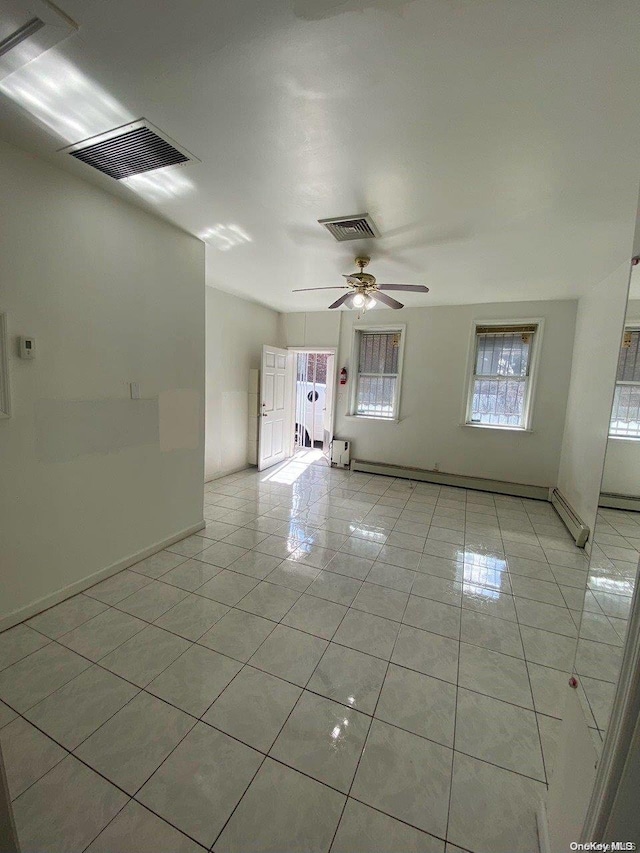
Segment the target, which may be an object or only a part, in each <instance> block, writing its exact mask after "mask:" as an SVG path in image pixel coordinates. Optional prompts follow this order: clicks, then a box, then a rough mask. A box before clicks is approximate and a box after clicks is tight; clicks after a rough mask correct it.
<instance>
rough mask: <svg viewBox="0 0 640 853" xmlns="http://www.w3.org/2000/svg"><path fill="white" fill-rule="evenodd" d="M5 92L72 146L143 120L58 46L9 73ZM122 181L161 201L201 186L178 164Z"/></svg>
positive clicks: (2, 87)
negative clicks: (185, 173)
mask: <svg viewBox="0 0 640 853" xmlns="http://www.w3.org/2000/svg"><path fill="white" fill-rule="evenodd" d="M0 92H2V93H3V94H5V95H7V97H9V98H11V99H12V100H13V101H15V102H16V103H17V104H19V105H20V106H21V107H23V109H25V110H26V111H27V112H28V113H30V114H31V115H32V116H33V117H34V118H35V119H36V120H37V121H39V122H41V123H42V124H43V125H45V126H46V127H47V128H49V130H51V131H53V132H54V133H55V134H57V135H58V136H60V137H62V138H63V139H64V140H65V141H66V142H68V143H70V144H72V145H75V144H76V143H78V142H82V141H84V140H85V139H89V138H90V137H92V136H97V135H98V134H101V133H105V132H106V131H108V130H111V129H113V128H116V127H121V126H122V125H124V124H128V123H129V122H131V121H134V120H135V119H137V118H138V116H133V115H132V114H131V113H130V112H129V111H128V110H127V109H126V107H124V106H123V105H122V104H121V103H120V102H119V101H117V100H116V99H115V98H113V97H112V96H111V95H110V94H109V93H108V92H107V91H106V89H103V88H102V86H99V85H98V84H97V83H94V82H93V80H91V79H90V78H89V77H87V76H86V75H85V74H83V73H82V72H81V71H80V70H79V69H78V68H77V67H76V66H75V65H74V64H73V63H72V62H70V61H69V60H68V59H66V58H65V57H63V56H61V55H60V54H59V53H57V51H56V50H48V51H47V52H46V53H43V54H41V55H40V56H38V57H37V58H36V59H34V60H33V61H32V62H29V64H28V65H25V66H23V67H22V68H19V69H18V70H17V71H14V72H13V74H10V75H9V76H8V77H5V78H4V80H1V81H0ZM120 183H122V184H124V185H125V186H127V187H128V188H129V189H130V190H132V191H133V192H135V193H137V194H138V195H140V196H142V197H143V198H145V199H146V200H147V201H151V202H157V203H161V202H166V201H170V200H171V199H174V198H178V197H180V196H184V195H187V194H188V193H190V192H192V191H193V190H194V189H195V184H194V183H193V182H192V181H191V180H189V178H187V177H186V176H185V175H184V174H183V173H182V170H181V168H180V167H177V166H166V167H165V168H164V169H155V170H154V171H152V172H145V173H144V174H142V175H133V176H132V177H130V178H125V179H123V180H122V181H120Z"/></svg>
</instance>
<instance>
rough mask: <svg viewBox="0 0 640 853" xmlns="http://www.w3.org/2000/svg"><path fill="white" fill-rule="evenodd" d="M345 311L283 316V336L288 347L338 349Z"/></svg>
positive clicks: (300, 313)
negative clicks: (341, 322)
mask: <svg viewBox="0 0 640 853" xmlns="http://www.w3.org/2000/svg"><path fill="white" fill-rule="evenodd" d="M344 314H345V312H344V311H338V310H335V309H334V310H333V311H310V312H307V313H302V312H294V313H292V314H283V315H282V326H283V334H284V340H285V343H286V346H288V347H337V346H338V344H339V343H340V321H341V318H342V317H343V316H344Z"/></svg>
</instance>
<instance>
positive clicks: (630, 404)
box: [609, 329, 640, 438]
mask: <svg viewBox="0 0 640 853" xmlns="http://www.w3.org/2000/svg"><path fill="white" fill-rule="evenodd" d="M609 435H613V436H618V437H622V438H640V329H625V332H624V337H623V339H622V347H621V348H620V355H619V357H618V371H617V374H616V390H615V393H614V396H613V409H612V411H611V426H610V429H609Z"/></svg>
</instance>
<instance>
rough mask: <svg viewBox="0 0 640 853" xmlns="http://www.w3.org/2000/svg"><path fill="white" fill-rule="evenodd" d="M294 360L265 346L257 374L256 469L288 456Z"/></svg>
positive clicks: (261, 468) (280, 350)
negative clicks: (258, 393) (258, 413)
mask: <svg viewBox="0 0 640 853" xmlns="http://www.w3.org/2000/svg"><path fill="white" fill-rule="evenodd" d="M292 370H293V358H292V357H291V356H290V354H289V352H288V351H287V350H286V349H278V347H271V346H268V345H267V344H265V345H264V346H263V347H262V370H261V371H260V417H259V419H258V421H259V428H258V432H259V436H258V469H259V470H260V471H263V470H264V469H265V468H269V467H271V465H276V464H277V463H278V462H282V460H283V459H286V458H287V457H288V456H289V445H290V441H289V438H290V436H289V432H290V420H291V418H290V415H291V412H290V410H291V382H292V379H291V377H292Z"/></svg>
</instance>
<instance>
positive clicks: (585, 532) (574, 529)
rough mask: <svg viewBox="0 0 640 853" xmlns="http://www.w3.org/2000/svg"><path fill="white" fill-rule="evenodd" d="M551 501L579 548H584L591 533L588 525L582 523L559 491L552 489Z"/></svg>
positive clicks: (550, 493)
mask: <svg viewBox="0 0 640 853" xmlns="http://www.w3.org/2000/svg"><path fill="white" fill-rule="evenodd" d="M549 500H550V501H551V504H552V506H553V508H554V509H555V511H556V512H557V513H558V515H559V516H560V518H561V519H562V521H563V522H564V526H565V527H566V528H567V530H568V531H569V533H570V534H571V535H572V536H573V538H574V539H575V540H576V545H577V546H578V548H584V546H585V545H586V543H587V539H588V538H589V533H590V531H589V528H588V527H587V525H586V524H585V523H584V522H583V521H582V519H581V518H580V516H579V515H578V514H577V512H576V511H575V510H574V509H573V507H572V506H571V504H570V503H569V502H568V501H567V499H566V498H565V497H564V495H563V494H562V492H559V491H558V490H557V489H550V491H549Z"/></svg>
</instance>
